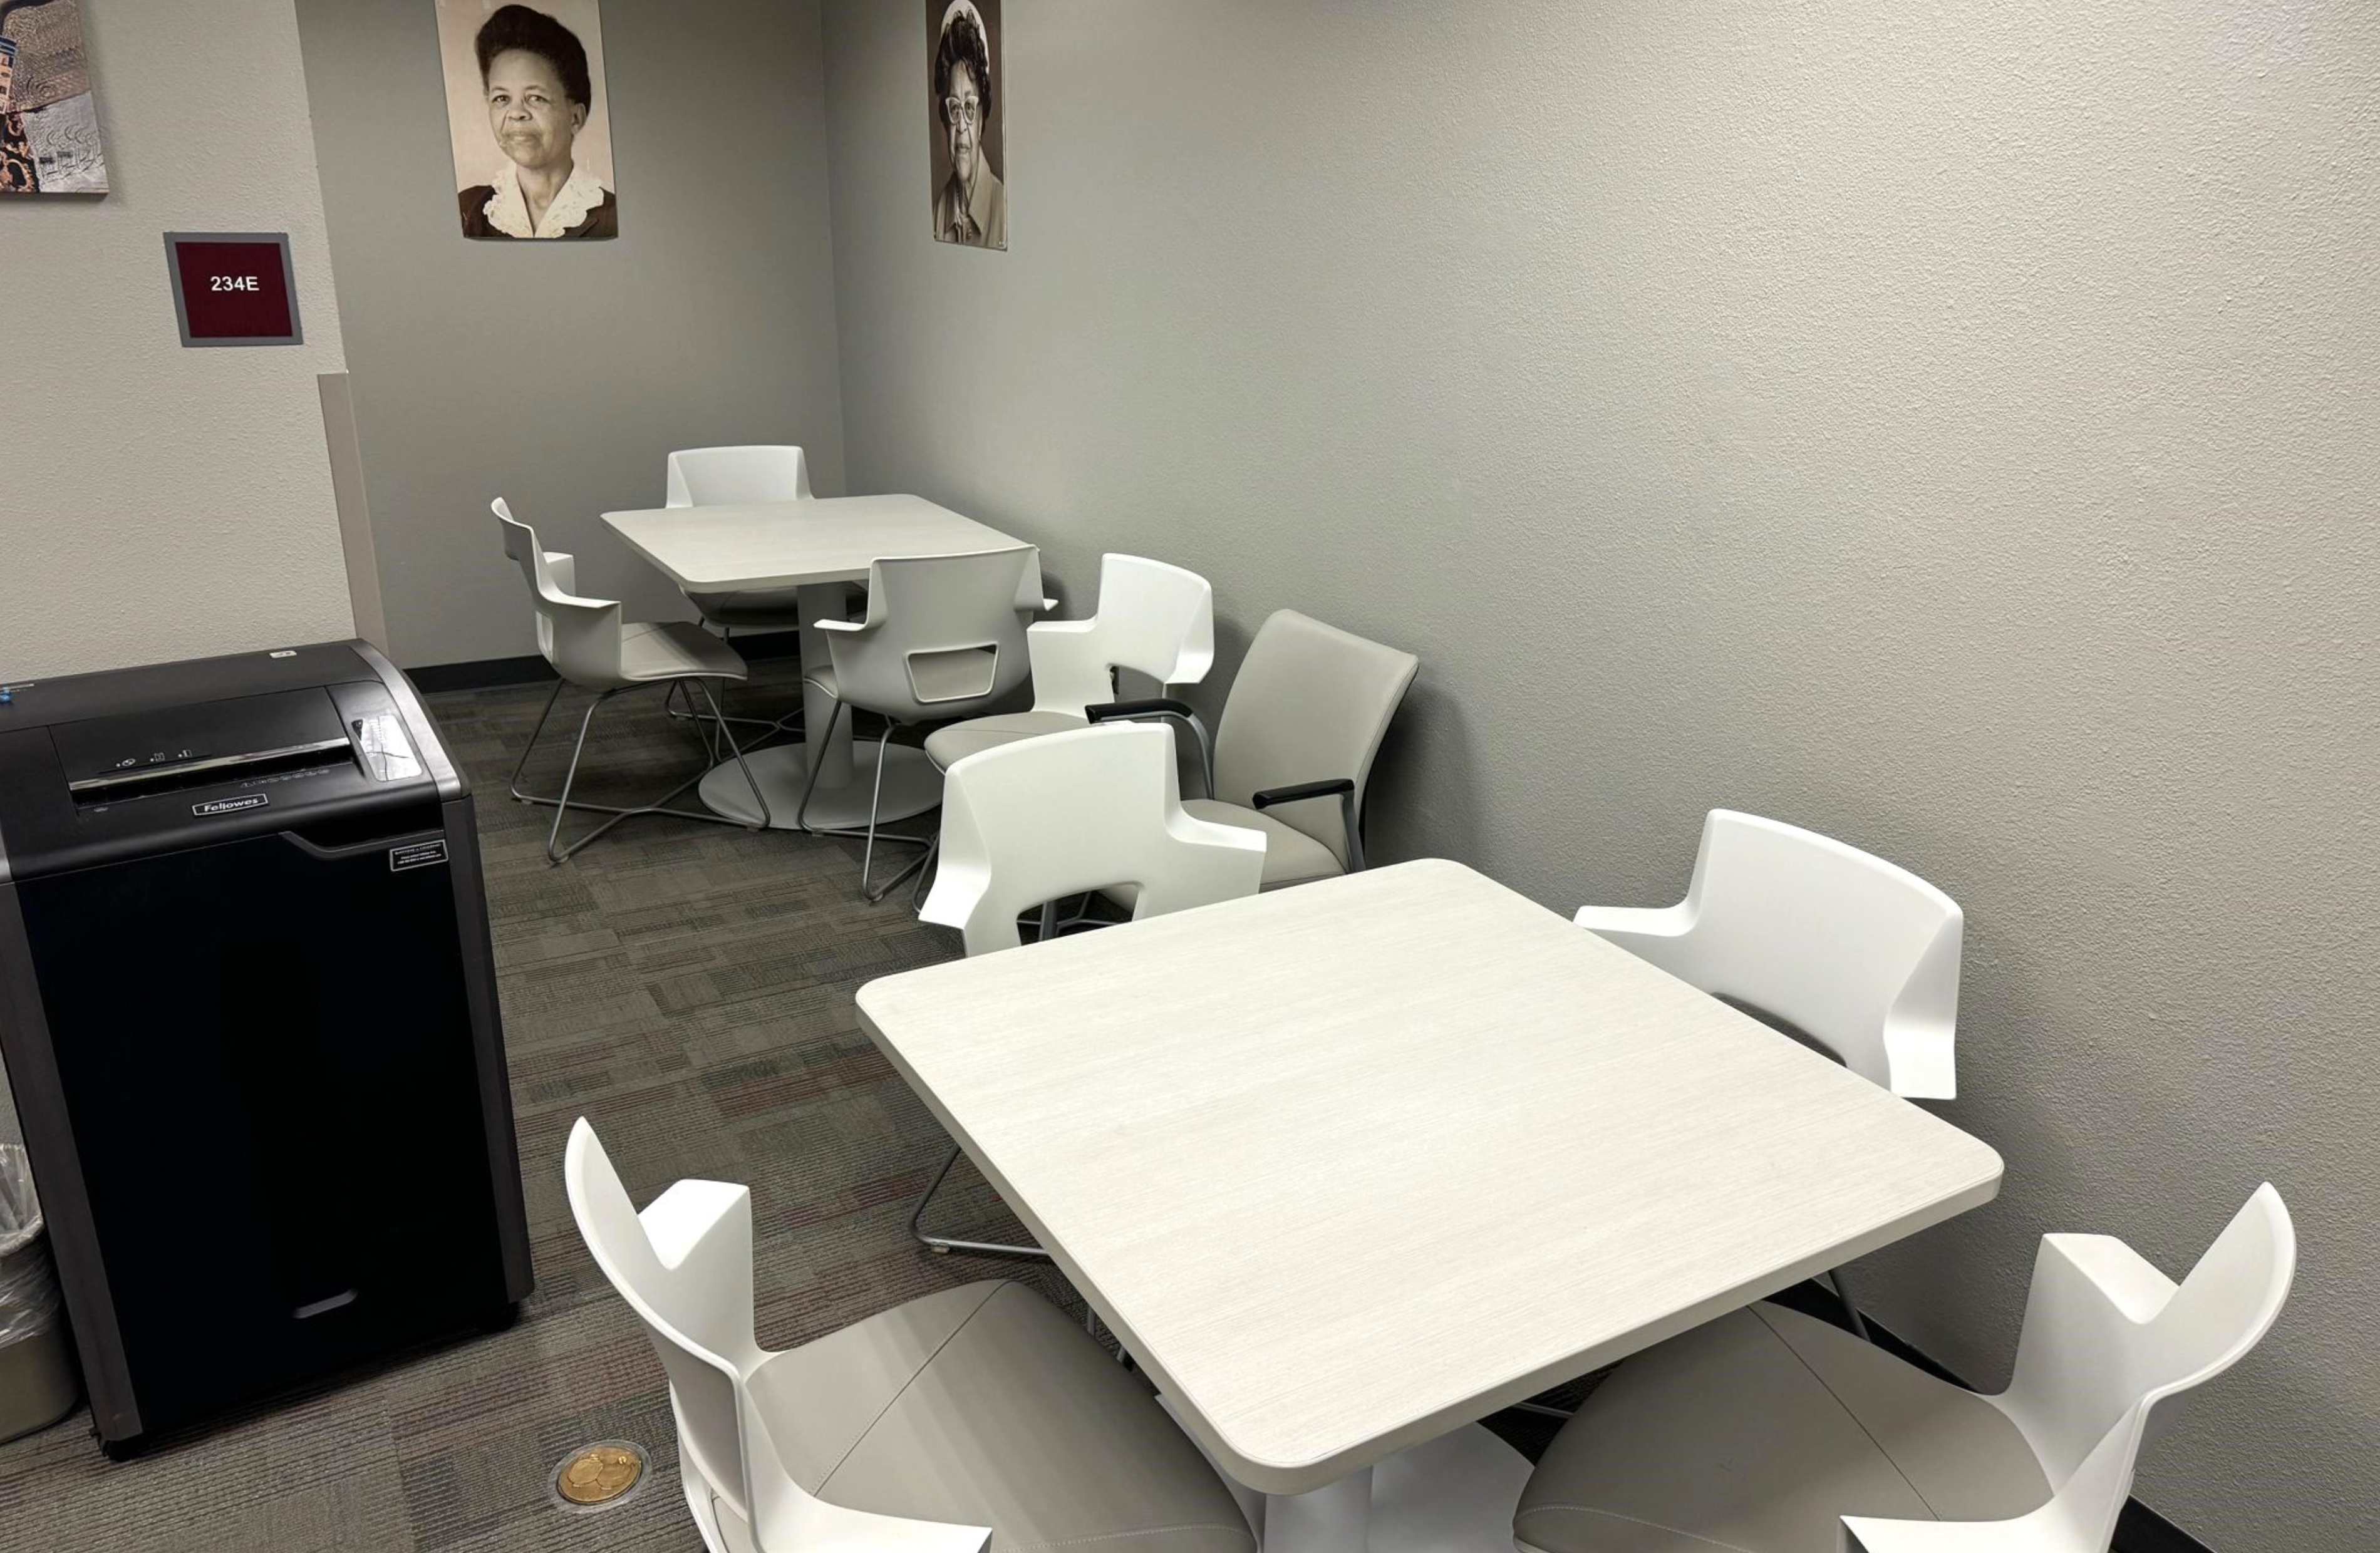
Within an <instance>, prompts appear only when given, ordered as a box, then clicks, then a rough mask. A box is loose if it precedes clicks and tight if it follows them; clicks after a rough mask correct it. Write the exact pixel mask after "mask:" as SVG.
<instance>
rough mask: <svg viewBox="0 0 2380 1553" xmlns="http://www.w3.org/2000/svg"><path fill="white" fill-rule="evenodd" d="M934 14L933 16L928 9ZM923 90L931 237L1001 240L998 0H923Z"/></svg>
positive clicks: (984, 242) (1001, 244) (996, 245)
mask: <svg viewBox="0 0 2380 1553" xmlns="http://www.w3.org/2000/svg"><path fill="white" fill-rule="evenodd" d="M937 9H939V10H940V11H941V21H940V23H939V24H937V23H936V22H935V19H934V15H935V12H936V10H937ZM926 22H927V27H928V38H927V43H928V48H929V51H930V52H929V55H928V67H929V72H930V74H929V79H928V82H927V92H928V95H929V100H930V107H931V111H932V115H933V126H934V158H933V167H934V179H935V182H934V237H935V238H936V239H937V240H938V241H941V242H945V243H965V244H966V245H967V246H968V247H970V248H990V249H1004V248H1006V247H1007V246H1008V190H1007V189H1006V188H1003V187H1002V184H1001V181H1000V175H999V174H998V173H997V172H995V171H994V170H993V168H992V159H993V158H994V157H995V156H996V155H997V154H998V153H999V148H1000V141H1001V134H1000V119H999V117H998V115H999V111H1000V100H999V98H998V96H997V95H996V94H995V86H994V78H995V76H996V75H997V74H998V67H997V62H996V58H995V56H996V55H998V54H999V52H1000V0H949V4H948V6H943V5H942V3H941V0H927V9H926Z"/></svg>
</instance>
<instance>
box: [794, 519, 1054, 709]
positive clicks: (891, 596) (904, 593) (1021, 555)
mask: <svg viewBox="0 0 2380 1553" xmlns="http://www.w3.org/2000/svg"><path fill="white" fill-rule="evenodd" d="M1040 576H1041V552H1039V551H1038V550H1037V549H1035V548H1034V547H1033V546H1031V545H1017V546H1015V547H1014V548H1013V549H1009V550H987V551H978V552H975V553H972V554H967V555H905V556H887V557H883V558H881V559H879V560H877V561H874V562H871V563H870V564H869V565H868V614H867V617H866V618H865V619H864V620H862V621H861V622H860V623H859V628H858V629H857V630H856V631H829V632H828V633H826V639H827V650H828V651H829V653H831V654H832V657H833V660H834V673H835V678H836V680H837V681H838V683H839V684H840V686H841V687H842V695H843V698H844V700H845V701H847V702H849V703H850V704H851V705H853V706H856V707H861V708H864V709H866V710H868V711H872V712H879V713H881V714H883V715H884V716H886V717H890V718H892V720H893V721H894V722H928V721H933V720H939V719H942V718H952V717H965V716H966V715H968V714H969V712H970V711H972V710H976V709H977V708H979V707H981V706H982V705H983V704H984V703H986V702H988V701H991V700H995V699H997V698H1000V697H1002V696H1004V695H1006V694H1007V693H1008V692H1010V691H1011V690H1014V689H1015V688H1016V687H1017V686H1019V685H1022V684H1024V683H1025V677H1026V673H1027V672H1028V669H1029V660H1028V659H1027V658H1026V649H1025V622H1026V612H1027V611H1028V610H1029V609H1030V608H1031V607H1033V605H1034V604H1037V603H1038V592H1039V588H1040ZM1028 601H1029V602H1028Z"/></svg>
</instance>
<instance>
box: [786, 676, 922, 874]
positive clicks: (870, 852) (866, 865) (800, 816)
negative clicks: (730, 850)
mask: <svg viewBox="0 0 2380 1553" xmlns="http://www.w3.org/2000/svg"><path fill="white" fill-rule="evenodd" d="M849 704H850V703H848V702H846V701H841V700H838V701H837V702H835V704H834V710H832V711H831V712H829V713H828V714H827V719H826V738H827V739H832V738H833V737H834V724H835V720H836V719H837V718H840V717H841V716H842V715H843V713H844V708H845V707H847V706H848V705H849ZM892 728H893V724H892V722H886V723H885V724H884V732H883V733H882V734H880V735H879V737H878V738H877V741H876V786H875V790H874V792H873V793H872V794H871V795H870V796H869V798H868V829H866V830H865V831H852V830H846V829H843V828H840V827H836V826H832V825H812V824H811V823H810V822H809V814H810V795H811V794H813V793H815V792H817V791H818V779H819V763H818V762H816V761H813V762H812V763H811V765H810V771H809V777H808V780H807V781H806V782H804V783H803V784H802V802H801V807H799V808H797V809H795V811H794V818H795V824H797V825H799V826H800V827H801V828H802V830H804V831H807V832H808V833H809V834H811V835H813V836H847V837H850V838H852V839H854V840H858V839H861V838H865V839H866V841H867V843H868V849H867V851H866V852H864V853H863V854H861V855H860V860H859V890H860V893H861V894H863V895H865V896H867V897H868V900H869V901H870V902H871V903H872V902H876V901H880V900H882V899H884V897H885V896H887V895H890V894H891V893H892V892H893V891H895V890H897V889H899V888H900V887H901V885H902V883H903V881H904V880H907V879H908V878H909V877H910V876H911V875H912V874H916V873H919V872H921V871H923V869H924V868H925V867H926V863H927V860H928V859H929V858H930V857H932V856H933V855H934V845H935V838H934V837H932V836H903V835H897V834H893V833H891V832H880V831H878V829H877V823H876V816H877V813H878V811H879V810H880V809H881V808H882V807H883V803H884V752H885V749H886V748H887V746H890V745H891V744H892ZM819 747H820V749H823V748H825V747H826V740H825V739H821V740H820V742H819ZM879 840H882V841H883V842H885V843H888V844H890V843H894V842H898V843H902V844H903V845H905V846H914V847H916V848H917V857H916V859H915V860H913V861H912V862H911V863H910V864H909V866H908V867H905V868H903V869H902V870H901V871H900V872H899V873H897V874H894V875H893V876H892V878H891V879H888V880H885V881H884V882H883V883H882V884H881V885H878V886H875V887H873V888H871V887H870V886H869V884H868V876H869V874H870V873H871V872H872V871H873V869H874V867H875V863H876V843H877V842H878V841H879Z"/></svg>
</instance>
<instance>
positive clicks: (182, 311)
mask: <svg viewBox="0 0 2380 1553" xmlns="http://www.w3.org/2000/svg"><path fill="white" fill-rule="evenodd" d="M165 258H166V269H167V270H168V271H169V272H170V274H171V278H172V280H173V285H174V317H175V320H176V322H178V323H179V324H180V325H181V330H182V343H183V344H184V345H186V346H294V345H298V344H301V343H303V341H304V339H305V336H304V334H302V333H301V332H300V331H299V329H298V326H297V276H296V273H294V272H293V270H292V269H291V267H290V262H289V234H287V233H286V232H168V233H166V234H165Z"/></svg>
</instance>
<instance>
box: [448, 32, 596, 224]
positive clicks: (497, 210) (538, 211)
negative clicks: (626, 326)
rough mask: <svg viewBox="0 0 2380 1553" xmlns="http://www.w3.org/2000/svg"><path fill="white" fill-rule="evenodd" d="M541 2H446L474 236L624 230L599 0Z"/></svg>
mask: <svg viewBox="0 0 2380 1553" xmlns="http://www.w3.org/2000/svg"><path fill="white" fill-rule="evenodd" d="M545 3H546V5H547V6H550V9H539V8H536V7H533V6H520V5H498V6H491V4H490V0H438V28H439V37H440V44H441V48H442V51H443V54H444V55H445V60H446V91H447V118H448V127H449V129H450V131H451V132H452V134H453V136H454V141H455V181H456V182H457V183H458V184H460V185H461V188H459V189H458V191H457V192H456V194H455V203H456V206H457V208H458V209H459V211H460V212H461V214H462V219H463V236H465V237H479V238H489V239H495V240H503V239H508V238H516V237H528V238H546V237H617V236H619V233H620V207H619V201H618V200H617V199H616V198H615V197H614V196H613V192H612V188H611V186H610V174H611V160H612V159H611V140H612V137H611V126H610V121H609V118H608V116H607V115H606V114H605V112H604V110H603V104H602V103H600V102H599V101H598V93H599V91H600V88H601V74H602V66H601V59H602V54H601V50H602V39H601V30H600V27H599V25H598V22H597V18H596V10H595V0H545ZM565 18H568V19H567V21H565Z"/></svg>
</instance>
